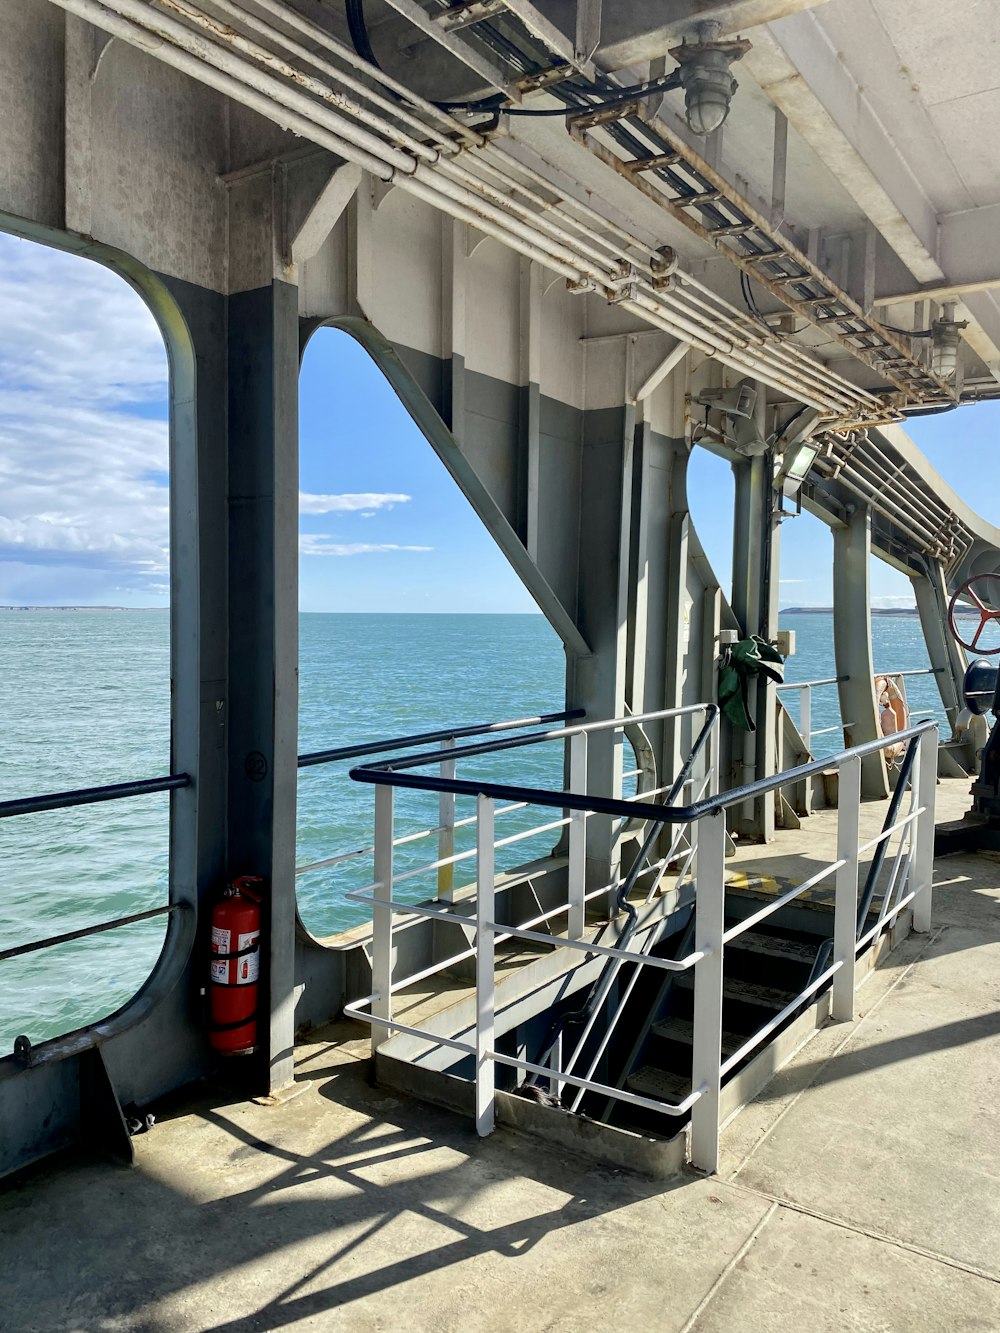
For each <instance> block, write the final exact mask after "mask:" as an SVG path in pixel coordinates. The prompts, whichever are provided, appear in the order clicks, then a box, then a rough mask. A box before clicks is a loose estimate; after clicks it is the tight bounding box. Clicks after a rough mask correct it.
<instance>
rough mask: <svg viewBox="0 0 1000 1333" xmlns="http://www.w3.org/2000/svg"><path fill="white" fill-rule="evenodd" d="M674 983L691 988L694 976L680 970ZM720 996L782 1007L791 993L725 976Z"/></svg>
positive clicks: (682, 987) (684, 987)
mask: <svg viewBox="0 0 1000 1333" xmlns="http://www.w3.org/2000/svg"><path fill="white" fill-rule="evenodd" d="M674 984H675V985H676V986H677V988H678V989H679V990H693V989H694V977H693V976H692V975H691V973H690V972H682V973H681V974H680V976H679V977H678V978H677V981H676V982H675V983H674ZM722 998H723V999H724V1000H735V1001H737V1002H738V1003H740V1004H758V1005H760V1006H761V1007H762V1008H764V1009H784V1007H785V1005H786V1004H787V1003H788V1001H789V1000H790V999H791V998H792V995H791V993H790V992H789V991H784V990H775V988H774V987H773V986H759V985H758V984H757V982H755V981H741V980H739V978H737V977H727V978H726V980H725V981H724V982H723V985H722Z"/></svg>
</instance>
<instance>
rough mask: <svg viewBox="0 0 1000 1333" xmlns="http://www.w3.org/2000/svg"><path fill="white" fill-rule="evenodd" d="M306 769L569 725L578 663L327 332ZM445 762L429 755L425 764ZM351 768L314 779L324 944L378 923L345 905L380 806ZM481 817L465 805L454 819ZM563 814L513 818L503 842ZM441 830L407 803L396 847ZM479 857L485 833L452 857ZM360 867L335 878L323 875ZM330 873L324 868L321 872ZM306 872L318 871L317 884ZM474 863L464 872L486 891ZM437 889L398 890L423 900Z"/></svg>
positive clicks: (301, 861)
mask: <svg viewBox="0 0 1000 1333" xmlns="http://www.w3.org/2000/svg"><path fill="white" fill-rule="evenodd" d="M299 404H300V524H299V526H300V546H299V552H300V560H299V569H300V606H301V611H302V614H301V617H300V630H299V648H300V664H299V687H300V692H299V752H300V754H302V753H309V752H312V751H317V750H322V749H332V748H335V747H339V746H342V745H350V744H356V743H361V742H364V741H372V740H380V739H385V738H390V737H398V736H405V735H411V734H414V733H418V732H423V731H429V730H435V729H438V728H443V727H447V726H449V725H462V724H472V723H480V722H491V721H501V720H505V719H510V718H518V717H523V716H524V715H525V714H526V713H532V714H533V713H536V712H542V713H545V712H558V711H561V710H562V709H563V708H564V702H563V701H564V697H565V671H566V666H565V654H564V651H563V646H562V644H561V642H560V641H559V639H558V637H557V635H556V634H555V632H554V631H553V630H552V628H551V627H550V625H549V624H548V622H547V620H546V619H545V617H544V616H542V615H541V614H540V613H538V611H537V608H536V607H535V604H534V602H533V601H532V599H531V598H530V596H529V594H528V593H527V591H526V590H525V588H524V586H523V584H522V583H521V581H520V579H519V578H518V577H517V575H516V574H515V573H514V572H513V570H512V569H511V568H510V567H509V565H508V564H507V561H506V559H505V557H504V556H503V554H502V553H501V551H500V550H499V548H498V547H497V546H496V544H495V543H494V541H493V539H492V537H491V536H490V534H489V533H488V532H487V531H486V529H485V528H484V526H483V524H482V522H481V520H480V519H479V517H478V515H477V514H476V513H475V512H474V510H473V509H472V507H471V506H470V504H469V503H468V501H467V500H466V498H465V497H464V496H463V495H462V493H461V491H460V490H459V488H458V486H457V485H456V484H455V482H454V481H453V480H452V478H451V477H450V476H449V474H448V473H447V471H446V470H445V468H444V465H443V464H442V463H441V462H440V460H439V459H438V457H437V455H436V454H435V453H434V450H433V449H432V448H431V446H430V445H429V443H428V442H427V440H426V439H425V438H424V436H423V434H422V433H421V431H420V430H419V429H418V427H417V426H416V425H415V424H414V422H413V420H412V419H411V417H410V415H409V413H408V412H407V410H406V408H405V407H404V405H403V403H402V402H401V401H400V399H399V398H398V396H397V395H396V392H395V390H394V389H393V388H392V386H391V385H390V384H389V382H388V380H387V379H386V378H385V376H384V374H383V372H382V371H381V369H380V368H379V367H378V366H377V364H376V363H375V361H374V360H373V359H372V357H371V356H370V355H369V353H368V352H367V351H366V350H365V349H364V348H363V347H362V346H361V345H360V344H359V343H358V342H357V341H356V340H355V339H354V338H353V337H352V336H351V335H350V334H348V333H345V332H344V331H342V330H339V329H333V328H324V329H320V330H319V331H318V332H317V333H316V334H315V335H314V337H313V338H312V340H311V342H310V344H309V346H308V348H307V350H306V354H305V357H304V360H303V367H302V374H301V378H300V392H299ZM428 748H432V747H428ZM350 767H351V764H350V763H336V764H329V765H321V766H317V767H314V768H305V769H302V770H300V774H299V790H298V830H297V855H296V862H297V865H298V867H299V874H298V880H297V887H298V902H299V912H300V914H301V916H302V919H303V921H304V923H305V925H306V926H307V927H308V928H309V929H310V930H311V931H312V932H313V933H314V934H316V935H318V936H326V935H330V934H333V933H336V932H340V931H343V930H346V929H348V928H350V927H352V926H355V925H358V924H360V923H362V922H364V921H366V920H367V919H368V918H369V917H370V915H371V913H370V909H369V908H368V907H367V906H365V905H364V904H360V903H357V902H353V901H351V900H349V899H346V898H345V897H344V893H345V890H347V889H358V888H362V887H364V886H366V885H369V884H370V883H371V881H372V878H373V875H372V859H371V853H370V850H369V849H370V847H371V839H372V827H373V808H374V793H373V789H372V788H371V787H370V786H369V785H367V784H361V783H354V782H352V781H351V780H350V778H349V777H348V771H349V769H350ZM460 775H461V776H463V777H465V776H475V777H483V778H484V779H492V780H494V781H503V780H504V779H507V780H511V781H515V782H518V783H525V784H529V785H531V784H537V785H539V786H554V785H557V784H558V785H559V786H561V785H562V776H563V761H562V747H561V746H560V745H558V744H555V743H551V744H547V745H542V746H536V747H529V748H526V749H521V750H515V751H512V752H508V753H501V754H497V755H491V756H484V757H482V758H481V759H475V760H468V761H465V762H464V763H463V766H462V771H461V774H460ZM473 811H474V802H473V801H472V800H471V799H468V798H462V797H458V798H456V811H455V817H456V820H458V821H461V820H462V819H465V818H467V817H468V816H469V815H471V814H472V813H473ZM557 815H558V812H552V811H544V810H538V809H536V810H526V811H512V812H511V813H509V814H507V815H505V816H503V817H502V819H498V821H497V837H498V838H500V837H504V836H507V835H508V834H515V833H518V832H520V831H523V830H526V829H528V828H532V827H537V826H538V825H540V824H542V823H549V822H551V820H552V819H553V818H555V817H557ZM438 824H439V801H438V797H437V795H436V794H432V793H426V792H403V791H397V793H396V837H397V839H399V838H404V837H408V836H410V835H412V834H417V833H420V832H421V831H423V830H428V829H435V828H436V827H437V826H438ZM556 841H558V832H549V833H547V834H540V835H537V836H536V837H534V838H531V839H526V840H525V841H523V842H520V843H515V844H513V845H512V846H510V847H509V848H504V849H501V850H498V852H497V869H498V871H499V870H502V869H505V868H507V867H513V866H518V865H521V864H524V863H525V862H527V861H529V860H530V859H532V858H533V857H537V856H544V855H548V854H549V853H550V852H551V850H552V847H553V846H554V844H555V842H556ZM473 846H474V829H473V826H472V824H471V823H470V824H469V825H467V826H466V827H464V828H459V829H457V830H456V834H455V850H456V851H457V852H462V851H467V850H470V849H471V848H472V847H473ZM437 847H438V842H437V835H436V834H430V835H429V836H427V837H424V838H422V839H417V840H414V841H413V842H410V843H405V844H403V845H401V846H399V847H397V849H396V867H395V868H396V873H397V874H403V873H405V872H406V871H407V870H410V869H416V868H418V867H420V866H422V865H426V864H427V863H429V862H431V861H434V860H435V859H437V854H438V852H437ZM345 853H357V854H356V855H353V856H349V857H347V858H346V859H344V860H342V861H340V862H338V863H337V864H336V865H334V866H331V865H329V864H323V863H324V862H327V863H328V862H329V861H330V860H331V859H332V858H334V857H338V856H341V855H343V854H345ZM317 863H320V864H317ZM305 867H311V868H309V869H306V868H305ZM474 875H475V860H474V858H473V857H470V858H469V859H468V861H466V862H465V863H462V862H460V863H458V864H457V865H456V866H455V867H454V885H455V886H456V887H460V886H461V885H463V884H466V883H469V882H471V881H472V880H473V879H474ZM437 885H438V881H437V872H436V871H435V870H430V871H428V872H427V873H426V874H421V875H418V876H414V878H413V879H412V880H409V881H405V882H404V883H402V884H400V885H398V886H397V887H396V889H395V890H394V894H395V896H397V897H400V898H403V899H405V900H409V901H421V900H423V899H426V898H430V897H434V896H435V894H436V892H437Z"/></svg>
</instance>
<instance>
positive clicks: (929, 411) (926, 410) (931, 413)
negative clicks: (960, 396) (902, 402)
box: [904, 403, 958, 418]
mask: <svg viewBox="0 0 1000 1333" xmlns="http://www.w3.org/2000/svg"><path fill="white" fill-rule="evenodd" d="M956 407H958V403H939V404H938V406H937V407H914V408H904V412H905V414H906V416H907V418H910V417H938V416H940V415H941V413H942V412H954V410H955V408H956Z"/></svg>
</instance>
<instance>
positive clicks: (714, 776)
mask: <svg viewBox="0 0 1000 1333" xmlns="http://www.w3.org/2000/svg"><path fill="white" fill-rule="evenodd" d="M721 732H722V716H721V714H719V713H716V715H715V718H714V720H713V722H712V730H711V731H710V732H709V733H708V744H707V745H706V746H705V754H706V756H707V758H706V763H707V764H708V792H707V795H709V796H718V794H719V737H720V734H721ZM683 799H684V798H683V796H682V797H681V800H682V801H683Z"/></svg>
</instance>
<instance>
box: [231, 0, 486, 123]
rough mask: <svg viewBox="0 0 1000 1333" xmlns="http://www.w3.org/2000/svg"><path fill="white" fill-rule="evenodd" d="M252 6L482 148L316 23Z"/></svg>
mask: <svg viewBox="0 0 1000 1333" xmlns="http://www.w3.org/2000/svg"><path fill="white" fill-rule="evenodd" d="M254 3H255V4H256V6H257V8H258V9H261V10H264V11H265V12H266V13H268V14H270V15H271V16H272V17H273V18H276V19H280V20H281V22H282V23H285V24H287V26H288V27H290V28H294V29H295V30H296V31H297V32H300V33H302V35H303V36H305V37H309V38H310V39H311V40H312V41H314V42H315V43H316V44H317V45H318V46H322V47H323V48H324V49H325V50H327V51H330V52H331V53H332V54H333V55H335V56H336V57H337V58H338V60H343V61H344V63H345V64H347V65H351V66H352V67H353V68H354V69H357V70H359V71H360V72H361V73H362V74H364V75H365V76H366V77H368V78H371V79H375V80H377V82H379V83H380V84H382V86H383V87H384V88H388V89H389V90H390V92H394V93H395V94H396V95H397V96H398V97H400V98H402V99H403V100H405V101H406V102H408V103H409V105H410V106H411V107H413V108H414V109H415V110H418V111H422V112H423V113H424V114H425V115H426V116H428V117H429V118H430V119H432V120H436V121H437V122H438V124H439V125H441V126H443V127H444V129H445V130H446V131H447V132H448V133H450V134H459V135H461V136H462V138H464V139H465V141H466V142H467V143H470V144H481V143H482V142H483V136H482V135H480V134H478V133H477V132H476V131H475V130H472V129H470V128H469V127H468V125H464V124H463V123H462V122H461V121H460V120H456V119H455V118H454V117H453V116H449V115H448V113H447V112H446V111H442V110H441V108H440V107H437V106H435V105H434V103H433V102H429V101H427V99H426V98H423V97H420V96H419V95H418V94H417V93H415V92H413V90H412V89H411V88H407V86H406V84H405V83H400V82H399V80H398V79H394V78H393V77H392V75H391V74H387V73H386V72H385V70H384V69H379V68H377V67H376V66H374V65H372V64H370V63H369V62H368V61H367V60H364V59H362V57H361V56H359V55H358V54H357V52H356V51H355V50H354V49H353V47H350V46H347V45H345V44H344V43H343V42H339V41H338V40H337V39H336V37H334V36H333V35H332V34H331V33H329V32H327V30H326V29H325V28H322V27H320V25H319V24H318V23H314V22H313V21H312V20H311V19H307V18H306V17H305V16H304V15H302V14H299V13H298V12H297V11H296V10H294V9H291V8H290V7H289V6H287V5H285V4H284V3H279V0H254ZM246 21H247V22H251V21H252V17H251V16H250V15H249V14H248V15H246ZM282 40H284V39H282ZM311 58H312V57H310V59H311Z"/></svg>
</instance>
